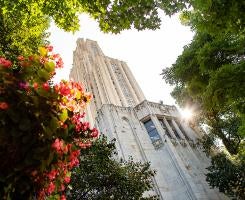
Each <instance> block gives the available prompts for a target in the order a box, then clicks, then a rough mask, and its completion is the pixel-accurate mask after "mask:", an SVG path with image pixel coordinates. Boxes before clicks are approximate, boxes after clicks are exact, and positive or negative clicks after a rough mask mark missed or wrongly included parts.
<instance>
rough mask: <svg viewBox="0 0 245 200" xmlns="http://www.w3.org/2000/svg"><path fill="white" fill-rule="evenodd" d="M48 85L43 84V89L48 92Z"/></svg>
mask: <svg viewBox="0 0 245 200" xmlns="http://www.w3.org/2000/svg"><path fill="white" fill-rule="evenodd" d="M49 88H50V87H49V84H48V83H43V89H44V90H46V91H48V90H49Z"/></svg>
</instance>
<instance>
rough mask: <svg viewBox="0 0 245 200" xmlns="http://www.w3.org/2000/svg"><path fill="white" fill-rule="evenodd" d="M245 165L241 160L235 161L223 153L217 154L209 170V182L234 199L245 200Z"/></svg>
mask: <svg viewBox="0 0 245 200" xmlns="http://www.w3.org/2000/svg"><path fill="white" fill-rule="evenodd" d="M244 164H245V162H244V160H243V161H241V160H239V158H236V160H235V161H234V160H233V159H231V158H228V157H227V155H225V154H223V153H221V154H217V155H215V156H214V157H213V158H212V163H211V166H210V167H208V168H207V169H208V171H209V172H208V173H207V181H208V182H209V184H210V186H212V187H218V188H219V190H220V191H221V192H223V193H225V194H227V195H229V196H231V197H233V198H234V199H245V179H244V177H245V172H244Z"/></svg>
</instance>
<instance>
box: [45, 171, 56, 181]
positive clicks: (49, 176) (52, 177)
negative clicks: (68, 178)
mask: <svg viewBox="0 0 245 200" xmlns="http://www.w3.org/2000/svg"><path fill="white" fill-rule="evenodd" d="M57 174H58V171H57V170H54V169H53V170H52V171H50V172H49V173H48V175H47V176H48V178H49V180H54V179H55V177H56V175H57Z"/></svg>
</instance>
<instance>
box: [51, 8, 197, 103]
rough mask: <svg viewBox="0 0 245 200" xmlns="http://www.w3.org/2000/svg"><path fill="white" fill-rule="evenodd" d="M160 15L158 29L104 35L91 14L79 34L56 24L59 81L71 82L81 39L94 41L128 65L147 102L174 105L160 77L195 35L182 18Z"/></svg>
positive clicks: (54, 36) (83, 19)
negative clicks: (70, 74)
mask: <svg viewBox="0 0 245 200" xmlns="http://www.w3.org/2000/svg"><path fill="white" fill-rule="evenodd" d="M160 16H161V19H162V25H161V28H160V29H158V30H155V31H152V30H145V31H137V30H126V31H123V32H121V33H120V34H108V33H107V34H104V33H103V32H101V31H100V30H99V27H98V24H97V22H96V21H94V20H92V19H90V18H89V16H87V15H81V16H80V30H79V31H77V32H75V34H72V33H67V32H64V31H63V30H61V29H59V28H57V27H56V26H55V25H54V24H52V25H51V27H50V29H49V31H50V32H51V36H50V42H51V45H52V46H54V52H55V53H59V54H60V55H61V57H62V58H63V61H64V68H63V69H62V70H60V71H58V72H57V76H56V77H55V82H57V81H59V80H61V79H66V80H68V78H69V72H70V69H71V66H72V56H73V51H74V50H75V48H76V41H77V39H78V38H84V39H91V40H95V41H97V42H98V44H99V46H100V48H101V49H102V51H103V53H104V54H105V55H106V56H109V57H112V58H116V59H119V60H123V61H125V62H127V64H128V66H129V68H130V69H131V71H132V73H133V74H134V76H135V78H136V80H137V82H138V83H139V85H140V87H141V89H142V91H143V93H144V94H145V97H146V99H148V100H150V101H153V102H159V101H160V100H162V101H163V103H164V104H169V105H174V104H175V101H174V99H173V98H172V97H171V95H170V92H171V87H170V86H169V85H167V84H166V83H165V81H164V80H163V79H162V76H161V75H160V74H161V72H162V69H163V68H165V67H170V66H171V65H172V64H173V63H175V61H176V59H177V57H178V56H179V55H181V52H182V51H183V47H184V46H185V45H187V44H189V43H190V42H191V40H192V38H193V35H194V33H193V32H191V30H190V28H189V27H186V26H183V25H181V24H180V21H179V18H178V16H173V17H171V18H169V17H167V16H164V15H163V14H162V13H160Z"/></svg>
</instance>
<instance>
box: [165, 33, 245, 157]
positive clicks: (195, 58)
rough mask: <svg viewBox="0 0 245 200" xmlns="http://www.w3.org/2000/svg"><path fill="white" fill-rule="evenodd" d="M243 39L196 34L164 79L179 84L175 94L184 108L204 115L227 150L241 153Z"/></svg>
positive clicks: (244, 85) (240, 37) (202, 120)
mask: <svg viewBox="0 0 245 200" xmlns="http://www.w3.org/2000/svg"><path fill="white" fill-rule="evenodd" d="M244 42H245V39H244V36H237V37H235V36H232V37H231V36H230V37H226V36H224V37H223V38H218V39H217V38H215V37H213V36H211V35H208V34H205V33H197V34H196V36H195V37H194V39H193V41H192V43H191V44H190V45H187V46H186V47H185V48H184V51H183V53H182V55H181V56H179V57H178V59H177V61H176V63H175V64H173V66H172V67H171V68H167V69H164V70H163V77H164V79H165V80H166V81H167V82H168V83H170V84H172V85H176V87H175V89H174V91H173V92H172V95H173V96H174V97H175V98H176V100H177V102H178V103H179V104H180V105H182V106H185V105H192V106H193V107H195V109H196V112H201V113H199V114H201V118H200V121H201V122H202V123H205V124H207V125H209V126H210V127H211V131H212V132H213V134H214V135H216V136H217V137H219V138H220V139H222V141H223V143H224V145H225V146H226V148H227V149H228V151H229V152H230V153H232V154H236V153H237V152H238V147H239V144H240V142H241V140H242V139H243V137H244V135H243V132H242V127H243V126H244V124H243V117H244V113H245V107H244V96H245V90H244V88H245V83H244V76H245V71H244V67H245V60H244V54H245V48H243V44H244Z"/></svg>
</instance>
